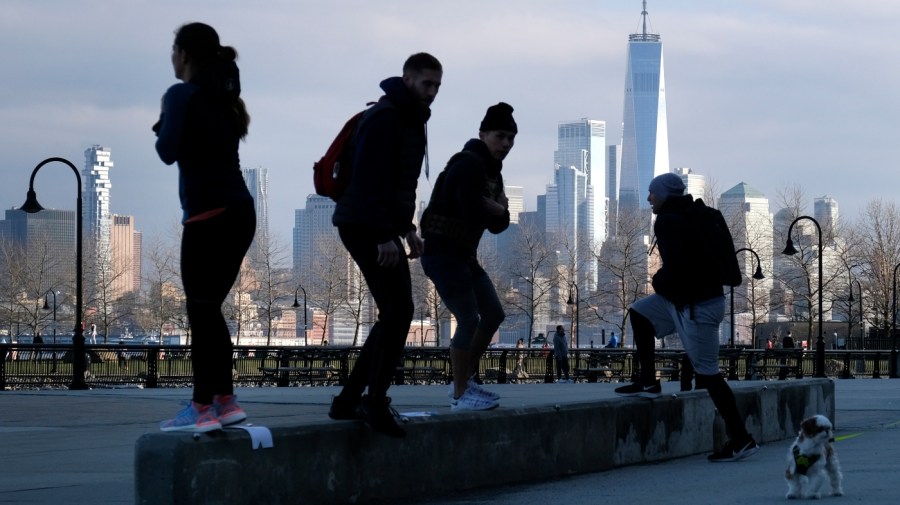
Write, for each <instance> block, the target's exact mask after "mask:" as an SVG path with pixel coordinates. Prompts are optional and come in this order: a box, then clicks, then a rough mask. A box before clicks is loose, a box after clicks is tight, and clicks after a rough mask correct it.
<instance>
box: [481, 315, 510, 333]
mask: <svg viewBox="0 0 900 505" xmlns="http://www.w3.org/2000/svg"><path fill="white" fill-rule="evenodd" d="M504 319H506V313H505V312H503V309H500V310H498V311H496V312H492V313H489V314H482V315H481V322H480V323H479V326H478V327H479V329H480V330H481V331H483V332H485V333H488V334H490V335H493V334H494V333H495V332H496V331H497V328H499V327H500V325H501V324H503V320H504Z"/></svg>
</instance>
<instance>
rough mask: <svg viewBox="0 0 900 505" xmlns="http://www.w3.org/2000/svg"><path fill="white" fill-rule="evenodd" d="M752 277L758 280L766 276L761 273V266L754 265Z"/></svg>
mask: <svg viewBox="0 0 900 505" xmlns="http://www.w3.org/2000/svg"><path fill="white" fill-rule="evenodd" d="M753 278H754V279H756V280H758V281H759V280H762V279H765V278H766V276H765V275H763V273H762V267H761V266H759V265H756V272H755V273H754V274H753Z"/></svg>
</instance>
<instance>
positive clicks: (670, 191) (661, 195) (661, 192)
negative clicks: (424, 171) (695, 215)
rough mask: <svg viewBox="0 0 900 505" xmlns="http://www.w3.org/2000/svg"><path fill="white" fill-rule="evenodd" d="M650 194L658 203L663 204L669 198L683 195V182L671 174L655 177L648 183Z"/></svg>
mask: <svg viewBox="0 0 900 505" xmlns="http://www.w3.org/2000/svg"><path fill="white" fill-rule="evenodd" d="M650 192H651V193H653V196H655V197H656V198H658V199H659V201H660V202H664V201H666V200H667V199H668V198H669V197H670V196H681V195H683V194H684V181H682V180H681V177H678V176H677V175H675V174H673V173H672V172H668V173H665V174H662V175H657V176H656V177H654V178H653V180H652V181H650Z"/></svg>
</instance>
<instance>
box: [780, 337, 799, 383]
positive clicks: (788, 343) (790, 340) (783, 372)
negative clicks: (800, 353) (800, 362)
mask: <svg viewBox="0 0 900 505" xmlns="http://www.w3.org/2000/svg"><path fill="white" fill-rule="evenodd" d="M794 346H795V344H794V336H793V334H792V333H791V332H787V334H786V335H785V336H784V338H783V339H782V340H781V348H782V349H794ZM778 364H779V365H781V368H780V369H779V370H778V380H785V379H787V376H788V367H787V357H785V356H782V357H781V359H780V360H778Z"/></svg>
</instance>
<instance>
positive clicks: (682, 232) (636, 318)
mask: <svg viewBox="0 0 900 505" xmlns="http://www.w3.org/2000/svg"><path fill="white" fill-rule="evenodd" d="M684 189H685V186H684V182H683V181H682V180H681V177H679V176H677V175H675V174H673V173H665V174H662V175H659V176H657V177H655V178H654V179H653V180H652V181H651V182H650V187H649V195H648V196H647V201H648V202H650V206H651V209H652V211H653V213H654V214H656V221H655V223H654V225H653V231H654V234H655V236H656V244H657V246H658V248H659V255H660V258H661V260H662V264H661V266H660V268H659V269H658V270H657V271H656V273H655V274H654V275H653V280H652V284H653V290H654V293H653V294H651V295H649V296H646V297H644V298H641V299H640V300H638V301H636V302H634V303H633V304H632V305H631V307H630V308H629V319H630V320H631V328H632V334H633V335H634V341H635V344H636V345H637V353H638V361H639V362H640V377H639V378H638V380H637V381H635V382H634V383H632V384H629V385H627V386H622V387H620V388H616V390H615V392H616V393H617V394H619V395H622V396H642V397H646V398H654V397H658V396H660V393H661V387H660V384H659V380H657V379H656V369H655V362H656V359H655V348H656V345H655V344H656V342H655V338H657V337H658V338H662V337H665V336H667V335H669V334H672V333H676V332H677V333H678V336H679V337H680V339H681V342H682V344H683V345H684V349H685V353H686V355H687V356H688V358H689V359H690V362H691V364H692V365H693V367H694V371H695V374H696V375H695V376H696V382H697V387H698V388H705V389H706V390H707V391H708V392H709V396H710V399H712V401H713V404H714V405H715V407H716V410H718V412H719V414H720V415H721V416H722V419H723V420H724V421H725V428H726V432H727V433H728V435H729V437H730V440H728V441H727V442H726V443H725V445H724V447H723V448H722V449H721V450H720V451H718V452H716V453H714V454H712V455H710V456H709V460H710V461H713V462H719V461H736V460H739V459H742V458H745V457H747V456H749V455H751V454H753V453H755V452H756V451H758V450H759V446H758V445H757V444H756V441H755V440H753V437H752V436H751V435H750V433H749V432H748V431H747V428H746V426H745V423H744V419H743V418H742V417H741V415H740V412H739V411H738V408H737V402H736V400H735V398H734V393H733V392H732V391H731V388H730V387H729V386H728V383H727V382H725V378H724V377H723V376H722V374H721V372H720V371H719V325H720V324H721V322H722V320H723V319H724V317H725V296H724V291H723V289H722V283H721V282H720V278H719V277H718V276H717V275H713V274H712V271H713V269H710V268H709V265H704V264H702V258H704V257H705V256H704V254H705V253H706V251H707V250H708V248H707V247H705V244H704V243H703V240H704V235H703V234H702V233H699V232H698V231H697V230H695V229H694V228H693V226H694V223H693V222H692V221H691V220H690V218H689V217H688V214H687V213H688V212H689V207H690V206H692V205H694V198H693V197H692V196H691V195H690V194H684ZM733 248H734V246H733V244H732V245H731V246H730V247H729V249H731V250H733ZM729 259H730V258H729Z"/></svg>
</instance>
